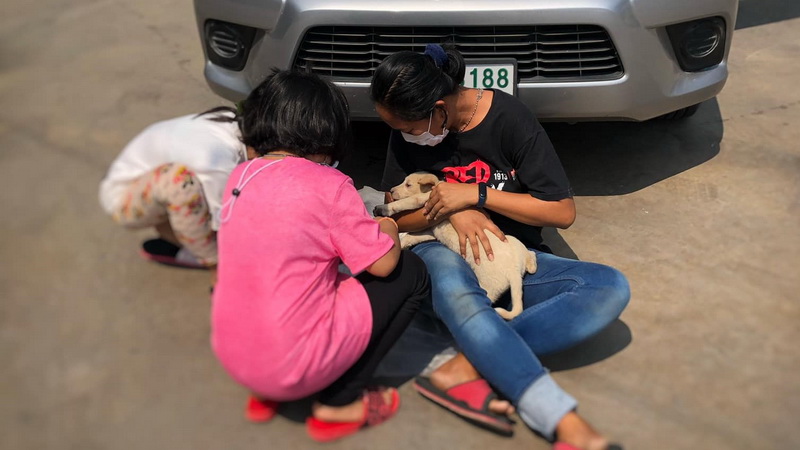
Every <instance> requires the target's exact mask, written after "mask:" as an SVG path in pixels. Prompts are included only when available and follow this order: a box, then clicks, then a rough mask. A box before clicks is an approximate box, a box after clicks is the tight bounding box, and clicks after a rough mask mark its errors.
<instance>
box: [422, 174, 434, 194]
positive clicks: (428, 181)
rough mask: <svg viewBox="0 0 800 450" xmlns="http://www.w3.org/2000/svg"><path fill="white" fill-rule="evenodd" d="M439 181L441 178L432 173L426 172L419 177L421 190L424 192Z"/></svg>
mask: <svg viewBox="0 0 800 450" xmlns="http://www.w3.org/2000/svg"><path fill="white" fill-rule="evenodd" d="M438 182H439V179H438V178H436V175H434V174H432V173H428V174H425V175H423V176H422V177H420V179H419V186H420V190H421V191H422V192H430V191H431V189H433V187H434V186H436V183H438Z"/></svg>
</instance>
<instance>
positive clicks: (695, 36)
mask: <svg viewBox="0 0 800 450" xmlns="http://www.w3.org/2000/svg"><path fill="white" fill-rule="evenodd" d="M667 34H668V35H669V40H670V42H671V43H672V48H673V50H674V51H675V56H677V58H678V64H680V66H681V69H683V70H685V71H686V72H697V71H699V70H703V69H707V68H709V67H712V66H716V65H717V64H719V63H721V62H722V58H723V56H725V19H723V18H722V17H709V18H705V19H700V20H694V21H691V22H684V23H679V24H675V25H670V26H668V27H667Z"/></svg>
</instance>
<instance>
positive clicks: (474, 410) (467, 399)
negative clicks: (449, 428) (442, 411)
mask: <svg viewBox="0 0 800 450" xmlns="http://www.w3.org/2000/svg"><path fill="white" fill-rule="evenodd" d="M414 389H416V390H417V392H419V393H420V394H421V395H422V396H423V397H425V398H427V399H428V400H430V401H432V402H433V403H436V404H437V405H439V406H441V407H443V408H446V409H448V410H450V411H451V412H453V413H454V414H455V415H457V416H459V417H461V418H462V419H464V420H466V421H468V422H470V423H472V424H474V425H477V426H479V427H481V428H485V429H487V430H489V431H493V432H495V433H497V434H500V435H502V436H512V435H513V434H514V429H513V428H512V425H513V424H514V422H513V421H512V420H511V419H509V418H508V417H507V416H504V415H502V414H497V413H494V412H492V411H491V410H489V402H491V401H492V400H494V399H496V398H497V394H495V392H494V391H493V390H492V388H491V386H489V383H488V382H486V380H484V379H483V378H480V379H477V380H473V381H468V382H466V383H462V384H458V385H455V386H453V387H451V388H450V389H447V390H444V391H443V390H441V389H439V388H437V387H436V386H434V385H433V383H431V380H430V378H426V377H417V378H416V379H414Z"/></svg>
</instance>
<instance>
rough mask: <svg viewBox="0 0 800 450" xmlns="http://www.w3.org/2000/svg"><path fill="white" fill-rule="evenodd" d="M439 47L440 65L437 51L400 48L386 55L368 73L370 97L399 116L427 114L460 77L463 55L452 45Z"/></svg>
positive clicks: (463, 69) (413, 116) (412, 118)
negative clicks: (441, 55)
mask: <svg viewBox="0 0 800 450" xmlns="http://www.w3.org/2000/svg"><path fill="white" fill-rule="evenodd" d="M442 50H444V52H445V53H446V54H447V61H446V62H444V64H441V67H439V65H438V64H437V62H438V61H435V60H434V58H437V59H438V55H437V53H438V52H437V53H433V52H429V51H426V53H425V54H423V53H415V52H409V51H403V52H397V53H394V54H392V55H390V56H388V57H387V58H386V59H384V60H383V62H381V63H380V65H378V68H377V69H375V75H373V76H372V84H371V86H370V90H369V96H370V98H371V99H372V101H373V102H376V103H378V104H380V105H381V106H383V107H384V108H387V109H388V110H390V111H392V113H393V114H395V115H397V117H399V118H400V119H403V120H409V121H412V120H421V119H425V118H427V117H428V115H429V114H430V112H431V109H433V104H434V103H436V101H437V100H439V99H441V98H444V97H446V96H448V95H450V94H452V93H453V92H455V91H456V89H457V88H458V86H459V85H460V84H461V83H462V82H463V81H464V72H465V70H466V66H465V63H464V57H463V56H461V53H459V52H458V50H456V49H455V47H453V46H452V45H445V46H443V47H442ZM430 53H433V54H430ZM443 61H444V58H442V62H443Z"/></svg>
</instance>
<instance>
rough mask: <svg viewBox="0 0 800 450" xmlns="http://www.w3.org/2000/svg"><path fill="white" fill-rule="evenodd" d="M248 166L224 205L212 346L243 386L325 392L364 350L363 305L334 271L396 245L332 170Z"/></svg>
mask: <svg viewBox="0 0 800 450" xmlns="http://www.w3.org/2000/svg"><path fill="white" fill-rule="evenodd" d="M270 163H272V164H271V165H270V166H269V167H265V166H266V165H268V164H270ZM248 164H249V163H243V164H241V165H239V166H238V167H237V168H236V169H235V170H234V171H233V172H232V173H231V176H230V178H229V180H228V184H227V186H226V187H225V194H224V196H223V205H225V206H223V208H222V211H221V219H222V223H221V224H220V229H219V235H218V246H219V268H218V281H217V284H216V286H215V287H214V303H213V307H212V315H211V316H212V317H211V321H212V346H213V349H214V352H215V353H216V355H217V357H218V358H219V360H220V362H221V363H222V365H223V366H224V367H225V369H226V370H227V371H228V372H229V373H230V375H231V376H232V377H233V378H234V379H235V380H237V381H238V382H239V383H241V384H243V385H244V386H246V387H247V388H249V389H251V390H252V391H253V392H256V393H258V394H260V395H262V396H264V397H266V398H269V399H272V400H277V401H285V400H295V399H298V398H302V397H305V396H308V395H310V394H313V393H315V392H318V391H320V390H322V389H323V388H325V387H327V386H328V385H330V384H331V383H332V382H333V381H335V380H336V379H337V378H338V377H339V376H341V375H342V374H343V373H344V372H345V371H346V370H347V369H348V368H350V367H351V366H352V365H353V364H354V363H355V362H356V360H358V358H359V357H360V356H361V355H362V354H363V352H364V350H365V349H366V347H367V343H368V342H369V338H370V333H371V331H372V311H371V308H370V304H369V299H368V298H367V294H366V292H365V291H364V288H363V286H361V284H360V283H359V282H358V281H357V280H356V279H355V278H353V277H350V276H348V275H345V274H342V273H340V272H339V270H338V266H339V263H340V262H344V264H346V265H347V267H348V268H349V269H350V270H351V271H352V272H353V273H355V274H357V273H359V272H361V271H363V270H364V269H365V268H367V267H369V266H370V265H371V264H372V263H374V262H375V261H377V260H378V259H379V258H380V257H381V256H383V255H385V254H386V253H387V252H388V251H389V250H390V249H391V247H392V245H393V241H392V239H391V237H390V236H389V235H387V234H384V233H382V232H381V231H380V229H379V227H378V224H377V223H376V222H375V221H374V220H373V219H372V218H371V217H370V216H369V214H368V213H367V211H366V208H365V206H364V203H363V201H362V200H361V197H360V196H359V195H358V192H357V191H356V189H355V187H354V186H353V182H352V180H351V179H350V178H349V177H347V176H346V175H344V174H342V173H341V172H339V171H338V170H336V169H333V168H331V167H328V166H323V165H320V164H316V163H314V162H312V161H309V160H306V159H304V158H293V157H287V158H284V159H282V160H277V162H274V163H273V161H272V160H263V159H257V160H253V163H252V164H251V165H249V166H248ZM262 168H263V169H262ZM245 169H247V171H246V173H244V177H242V172H243V171H244V170H245ZM259 170H261V171H260V172H258V171H259ZM256 172H258V173H257V174H256V175H255V176H253V177H252V178H249V177H250V176H252V175H253V174H255V173H256ZM248 178H249V181H247V183H246V184H245V185H244V186H243V187H242V186H241V180H248ZM237 186H239V189H240V191H241V193H240V195H239V196H238V197H236V198H235V201H234V202H233V203H232V204H228V202H229V200H230V197H231V192H232V190H233V189H234V188H236V187H237Z"/></svg>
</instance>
